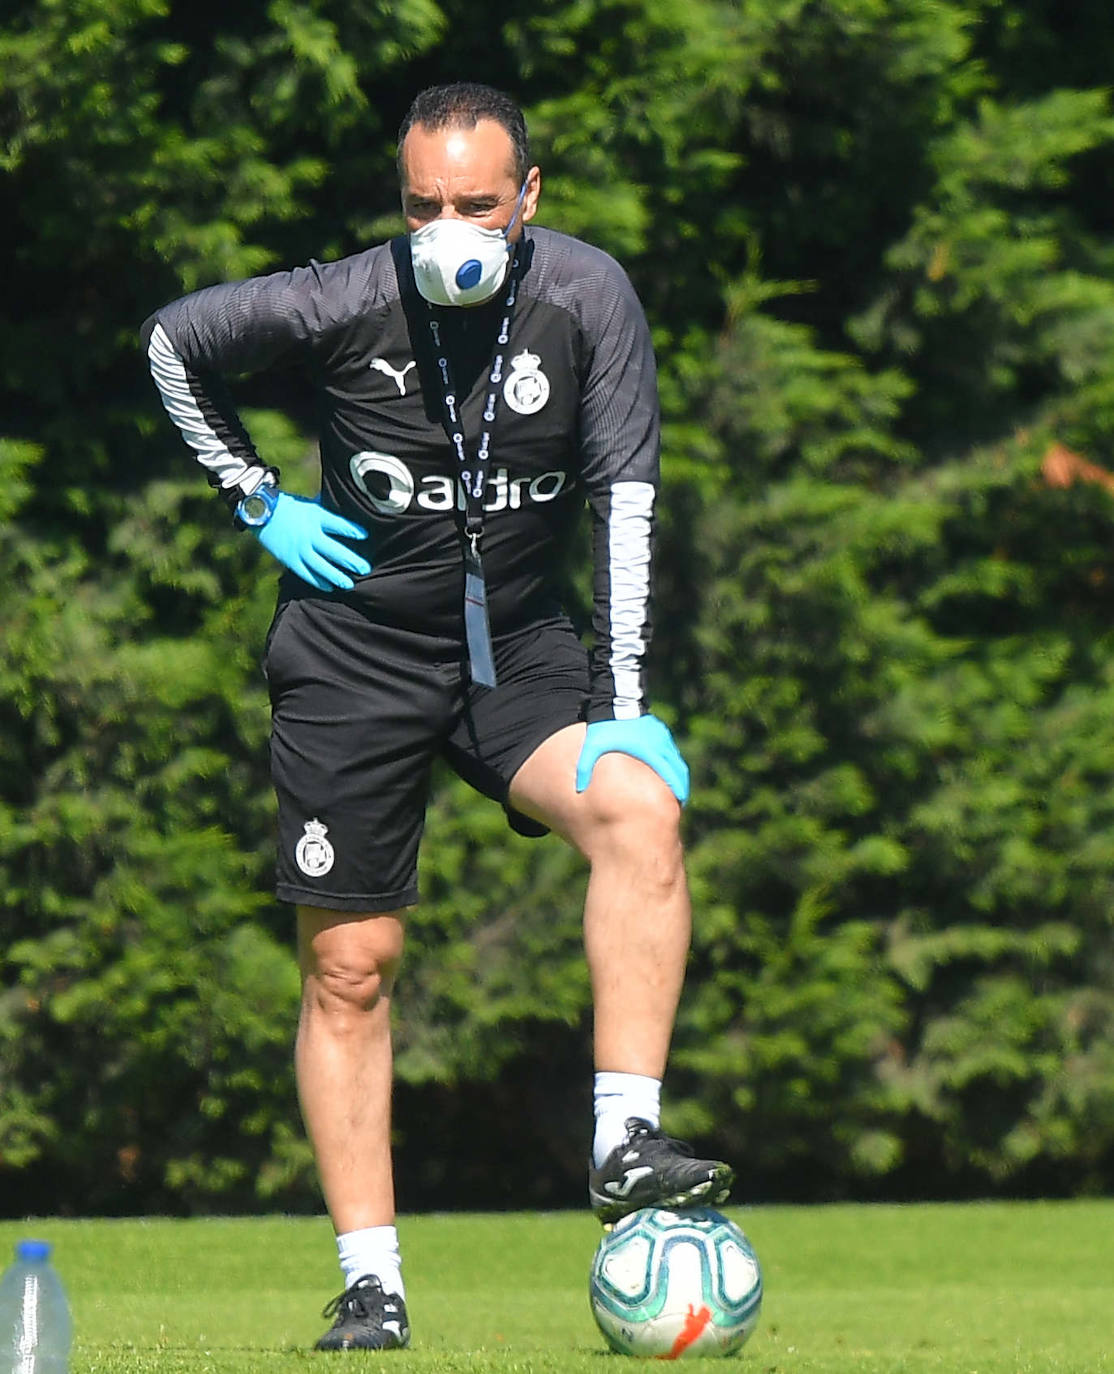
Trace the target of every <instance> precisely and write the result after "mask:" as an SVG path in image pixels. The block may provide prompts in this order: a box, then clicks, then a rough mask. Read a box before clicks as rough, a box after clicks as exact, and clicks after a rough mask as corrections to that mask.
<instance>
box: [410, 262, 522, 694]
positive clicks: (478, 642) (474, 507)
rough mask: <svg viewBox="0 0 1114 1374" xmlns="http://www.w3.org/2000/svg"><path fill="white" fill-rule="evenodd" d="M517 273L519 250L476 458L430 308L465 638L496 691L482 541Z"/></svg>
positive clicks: (476, 669) (475, 676)
mask: <svg viewBox="0 0 1114 1374" xmlns="http://www.w3.org/2000/svg"><path fill="white" fill-rule="evenodd" d="M518 272H519V253H518V250H516V251H515V256H514V261H513V263H512V264H511V270H510V280H509V282H508V283H507V291H506V296H505V298H504V300H503V319H502V322H501V324H500V326H499V332H498V334H497V335H496V336H495V344H494V346H493V348H492V352H491V363H490V366H489V367H488V370H487V396H486V398H485V400H484V408H483V428H482V429H481V430H480V440H479V443H478V444H477V446H476V452H475V455H474V457H472V458H469V456H468V446H467V443H466V441H465V438H464V419H463V416H462V414H461V410H462V408H463V397H460V398H458V396H457V394H456V387H455V385H454V384H453V375H452V368H451V367H450V365H449V357H448V349H447V348H445V347H444V345H443V343H442V341H441V324H440V321H439V320H438V318H437V315H436V314H435V313H434V307H433V306H432V305H429V333H430V338H431V339H432V340H433V352H434V358H435V360H436V364H437V373H438V376H439V377H440V379H441V421H442V424H443V425H444V426H445V433H446V434H447V435H448V437H449V443H450V444H452V446H453V451H454V452H455V454H456V459H457V469H458V475H459V479H460V485H461V490H462V491H463V492H464V633H465V638H466V639H467V641H468V666H469V669H470V671H471V674H472V681H473V682H477V683H479V684H480V686H482V687H494V686H495V656H494V654H493V652H492V648H491V624H490V622H489V620H488V615H487V585H486V583H485V582H484V569H483V560H482V558H481V556H480V539H481V537H482V535H483V527H484V510H483V508H484V494H485V491H486V488H487V473H488V469H489V468H490V466H491V449H492V439H493V436H494V433H495V417H496V414H497V413H498V410H499V384H500V382H502V380H503V358H504V349H505V348H506V346H507V344H509V343H510V338H511V320H512V319H513V317H514V307H515V301H516V300H517V299H518ZM427 304H428V302H427Z"/></svg>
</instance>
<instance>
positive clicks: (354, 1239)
mask: <svg viewBox="0 0 1114 1374" xmlns="http://www.w3.org/2000/svg"><path fill="white" fill-rule="evenodd" d="M337 1254H338V1256H339V1257H340V1267H341V1269H342V1271H343V1273H344V1286H345V1288H351V1287H352V1285H353V1284H354V1283H355V1282H356V1280H357V1279H362V1278H363V1276H364V1275H365V1274H374V1275H375V1276H376V1277H377V1278H378V1279H379V1282H380V1283H381V1284H382V1285H383V1292H384V1293H397V1294H398V1296H399V1297H400V1298H405V1297H406V1292H405V1290H404V1288H403V1286H402V1256H401V1255H400V1254H399V1248H398V1231H397V1230H396V1229H395V1228H394V1227H393V1226H365V1227H364V1228H363V1230H362V1231H345V1233H344V1234H343V1235H342V1236H337Z"/></svg>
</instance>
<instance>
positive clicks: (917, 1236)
mask: <svg viewBox="0 0 1114 1374" xmlns="http://www.w3.org/2000/svg"><path fill="white" fill-rule="evenodd" d="M728 1211H729V1215H730V1216H732V1217H733V1218H734V1220H736V1221H737V1222H738V1223H739V1224H740V1225H741V1226H742V1227H743V1229H744V1230H745V1231H746V1232H747V1234H748V1235H749V1236H750V1238H751V1240H752V1241H753V1243H754V1245H755V1248H756V1249H757V1251H758V1254H759V1256H760V1258H761V1260H762V1263H763V1269H764V1273H765V1280H766V1300H765V1304H764V1308H763V1314H762V1319H761V1322H760V1324H759V1327H758V1330H757V1331H756V1333H755V1335H754V1336H753V1337H752V1338H751V1341H750V1343H749V1344H748V1345H747V1347H746V1348H745V1350H744V1351H743V1352H742V1354H741V1355H739V1356H737V1357H736V1358H735V1360H734V1361H733V1362H732V1365H731V1366H728V1367H734V1368H737V1369H738V1370H739V1371H740V1374H744V1371H746V1370H750V1371H754V1372H755V1374H757V1372H758V1371H761V1374H790V1371H792V1374H820V1372H821V1371H823V1374H836V1371H839V1374H850V1372H852V1371H854V1372H855V1374H858V1372H859V1371H863V1374H883V1371H885V1374H899V1372H900V1374H921V1371H926V1372H927V1371H934V1372H935V1371H947V1374H1030V1372H1031V1374H1051V1371H1056V1374H1068V1371H1070V1372H1071V1374H1097V1372H1098V1371H1103V1370H1111V1371H1114V1353H1112V1352H1114V1201H1102V1202H1055V1203H1025V1204H998V1203H986V1204H972V1205H962V1206H961V1205H941V1206H909V1207H890V1206H836V1207H818V1208H807V1207H757V1208H734V1209H728ZM400 1232H401V1235H402V1242H403V1248H404V1254H405V1265H406V1281H407V1299H408V1306H409V1309H410V1316H411V1322H412V1326H413V1332H414V1343H413V1346H412V1348H411V1349H410V1350H409V1351H406V1352H403V1353H399V1352H395V1353H391V1354H385V1355H376V1354H365V1355H352V1354H336V1355H320V1354H318V1355H314V1354H312V1353H311V1351H310V1348H309V1347H310V1346H311V1345H312V1344H313V1341H314V1340H315V1339H316V1337H317V1336H318V1335H319V1334H320V1333H321V1331H323V1330H324V1328H325V1326H326V1325H327V1323H325V1322H323V1321H322V1319H321V1317H320V1315H319V1313H320V1309H321V1307H322V1305H323V1304H324V1303H325V1302H326V1301H327V1300H328V1299H329V1298H330V1297H332V1296H333V1294H334V1293H335V1292H336V1290H337V1289H338V1287H339V1286H340V1285H339V1282H338V1279H339V1273H338V1271H337V1269H336V1263H335V1257H334V1256H335V1250H334V1246H333V1240H332V1233H331V1230H330V1228H329V1226H328V1223H327V1222H326V1221H325V1220H323V1219H320V1220H319V1219H306V1218H281V1217H276V1218H265V1219H213V1220H199V1221H166V1220H161V1219H155V1220H149V1221H44V1220H39V1221H35V1222H10V1221H8V1222H0V1247H2V1248H3V1252H4V1253H5V1254H10V1253H11V1247H12V1245H13V1244H14V1243H15V1241H16V1240H17V1239H19V1237H21V1236H24V1235H37V1236H43V1237H45V1238H46V1239H48V1240H51V1241H53V1242H54V1245H55V1259H56V1262H57V1267H58V1269H59V1271H60V1273H61V1274H62V1277H63V1279H64V1281H65V1283H66V1286H67V1289H68V1291H69V1294H70V1301H71V1305H72V1307H73V1312H74V1324H75V1331H76V1336H75V1349H74V1358H73V1363H72V1374H94V1372H95V1374H147V1371H151V1372H152V1374H153V1371H156V1370H157V1371H159V1374H179V1371H180V1372H181V1374H203V1372H204V1374H209V1371H212V1374H255V1372H256V1371H259V1374H287V1371H295V1370H306V1369H313V1368H316V1369H318V1370H320V1368H321V1367H322V1365H324V1366H325V1367H335V1366H336V1365H337V1364H338V1363H339V1364H341V1365H343V1366H344V1367H346V1368H352V1367H355V1368H359V1369H366V1368H368V1367H370V1366H378V1365H379V1364H381V1363H383V1362H386V1363H387V1365H388V1367H389V1368H390V1369H391V1370H392V1371H394V1374H408V1372H409V1371H434V1370H436V1371H438V1372H439V1374H441V1372H442V1371H443V1372H444V1374H488V1371H497V1372H498V1374H534V1371H537V1374H547V1372H548V1371H554V1372H555V1374H556V1372H557V1371H560V1372H561V1374H589V1372H590V1374H614V1371H615V1370H616V1369H622V1368H624V1367H625V1366H626V1365H627V1364H628V1363H631V1362H628V1361H625V1360H623V1358H622V1357H620V1356H615V1355H610V1354H608V1353H607V1352H606V1349H605V1346H604V1343H603V1341H602V1339H601V1337H600V1336H599V1334H598V1332H597V1331H596V1328H595V1325H594V1323H593V1321H592V1317H591V1314H590V1312H589V1310H588V1304H587V1298H586V1274H587V1269H588V1264H589V1261H590V1259H591V1255H592V1252H593V1250H594V1248H595V1244H596V1241H597V1239H598V1235H599V1232H598V1228H597V1226H596V1223H595V1222H594V1221H593V1219H592V1218H591V1217H590V1216H589V1215H587V1214H586V1213H585V1214H580V1213H572V1212H568V1213H564V1212H562V1213H541V1214H537V1215H531V1214H523V1213H519V1214H515V1215H507V1216H475V1215H451V1216H447V1215H436V1216H420V1217H404V1218H402V1220H401V1221H400ZM640 1363H641V1362H640ZM686 1367H688V1368H691V1369H708V1370H711V1369H718V1368H723V1367H724V1362H723V1361H719V1360H711V1359H698V1360H690V1361H687V1362H686Z"/></svg>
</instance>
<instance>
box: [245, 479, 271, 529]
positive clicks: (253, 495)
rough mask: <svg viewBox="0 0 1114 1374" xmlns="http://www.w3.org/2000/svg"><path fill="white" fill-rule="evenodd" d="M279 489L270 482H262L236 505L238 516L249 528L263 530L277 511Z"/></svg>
mask: <svg viewBox="0 0 1114 1374" xmlns="http://www.w3.org/2000/svg"><path fill="white" fill-rule="evenodd" d="M278 499H279V489H278V487H276V486H273V485H272V484H271V483H270V482H260V484H259V485H258V486H257V487H256V489H255V490H254V491H253V492H250V493H249V494H248V495H247V496H241V498H240V503H239V505H238V506H237V507H236V517H237V519H238V520H239V521H240V523H241V524H243V525H247V527H248V528H249V529H252V530H261V529H262V528H263V526H264V525H265V524H266V523H267V521H268V520H270V518H271V516H272V515H274V513H275V507H276V506H277V505H278Z"/></svg>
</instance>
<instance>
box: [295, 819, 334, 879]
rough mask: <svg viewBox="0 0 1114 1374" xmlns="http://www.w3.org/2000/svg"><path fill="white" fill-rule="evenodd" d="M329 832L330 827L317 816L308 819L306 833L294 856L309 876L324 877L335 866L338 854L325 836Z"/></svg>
mask: <svg viewBox="0 0 1114 1374" xmlns="http://www.w3.org/2000/svg"><path fill="white" fill-rule="evenodd" d="M328 833H329V827H328V826H327V825H322V824H321V822H320V821H319V820H318V819H317V818H316V817H314V819H313V820H312V821H306V833H305V834H304V835H303V836H302V838H301V839H300V840H299V841H298V847H297V849H295V850H294V857H295V859H297V861H298V867H299V868H300V869H301V870H302V872H303V873H304V874H305V875H306V877H307V878H323V877H324V876H325V874H326V873H328V871H329V869H330V868H332V866H333V860H334V859H335V858H336V855H335V854H334V853H333V846H332V845H331V844H330V843H329V841H328V840H327V839H326V838H325V836H326V835H327V834H328Z"/></svg>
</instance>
